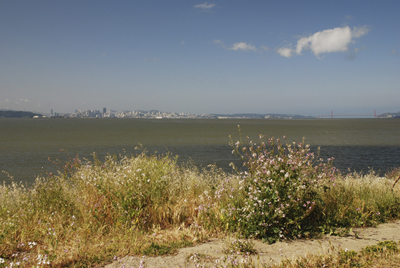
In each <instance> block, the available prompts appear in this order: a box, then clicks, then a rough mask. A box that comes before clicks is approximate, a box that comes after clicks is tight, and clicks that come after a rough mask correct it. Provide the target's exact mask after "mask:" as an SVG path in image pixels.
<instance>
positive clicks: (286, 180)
mask: <svg viewBox="0 0 400 268" xmlns="http://www.w3.org/2000/svg"><path fill="white" fill-rule="evenodd" d="M284 139H285V137H284ZM231 146H232V147H233V153H235V154H237V155H238V156H239V157H240V158H241V159H242V160H243V165H244V167H245V168H246V171H241V172H239V171H238V169H237V168H236V167H235V166H234V165H233V164H232V165H233V167H234V169H235V170H236V171H238V179H239V188H238V189H236V190H235V189H233V188H231V189H229V187H227V184H226V183H225V184H224V183H222V184H221V185H220V186H219V187H218V189H217V191H216V199H218V200H221V201H220V203H221V206H222V209H221V216H220V219H221V221H222V222H221V223H222V225H226V226H227V227H229V229H231V230H235V231H239V232H240V233H242V234H243V235H245V236H246V237H258V238H264V239H266V240H267V241H268V242H270V243H272V242H274V241H276V240H278V239H287V238H293V237H301V236H303V235H307V234H309V233H310V232H312V231H313V230H314V229H315V228H316V227H318V223H320V221H321V220H322V213H321V207H322V204H321V199H320V193H321V192H323V191H324V190H326V189H328V188H329V187H331V186H332V185H333V183H332V181H334V174H335V168H333V167H332V161H333V160H332V159H329V160H328V162H326V163H324V162H323V161H322V159H320V160H316V156H315V154H314V153H312V152H310V147H309V145H305V144H304V142H303V143H295V142H293V143H292V144H289V143H286V146H284V145H283V144H282V143H281V141H280V140H279V139H276V140H275V139H274V138H269V139H267V138H266V136H263V135H260V144H259V145H257V144H256V143H253V142H252V141H249V140H248V138H247V142H246V144H244V143H243V142H236V143H234V142H233V141H232V140H231Z"/></svg>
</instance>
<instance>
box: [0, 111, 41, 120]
mask: <svg viewBox="0 0 400 268" xmlns="http://www.w3.org/2000/svg"><path fill="white" fill-rule="evenodd" d="M34 116H39V117H42V115H41V114H37V113H32V112H25V111H9V110H0V118H33V117H34Z"/></svg>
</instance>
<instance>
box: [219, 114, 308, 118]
mask: <svg viewBox="0 0 400 268" xmlns="http://www.w3.org/2000/svg"><path fill="white" fill-rule="evenodd" d="M212 116H214V117H219V118H270V119H273V118H276V119H300V118H315V117H314V116H304V115H297V114H213V115H212Z"/></svg>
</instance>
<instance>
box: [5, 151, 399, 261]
mask: <svg viewBox="0 0 400 268" xmlns="http://www.w3.org/2000/svg"><path fill="white" fill-rule="evenodd" d="M302 148H303V149H304V148H308V147H302ZM281 153H282V154H281V155H277V156H272V155H266V156H265V157H266V158H268V157H269V158H270V159H273V158H274V157H281V158H282V159H283V156H284V155H287V151H286V152H283V151H282V152H281ZM293 154H294V155H296V157H297V160H296V161H297V162H296V165H298V164H299V163H303V162H301V161H302V159H303V160H304V158H305V157H306V154H303V153H301V152H300V153H298V154H297V153H293ZM258 156H259V155H258ZM302 157H303V158H302ZM307 157H309V156H307ZM257 159H258V158H254V159H247V160H246V161H248V162H247V163H248V164H249V165H248V168H249V173H247V174H244V173H237V174H235V175H230V174H227V173H224V172H223V171H221V170H220V169H218V168H216V167H213V166H211V167H209V168H208V169H204V170H199V169H198V168H196V167H194V166H193V165H189V164H188V165H183V166H178V164H177V161H176V158H175V157H172V156H171V155H164V156H156V155H146V154H144V153H142V154H139V155H135V156H119V157H116V156H108V157H107V158H106V159H105V160H104V161H100V160H98V159H97V158H96V157H95V158H94V160H93V161H81V160H80V159H79V158H78V157H75V158H70V159H68V161H66V162H65V163H64V162H60V164H61V169H60V170H61V171H60V172H59V173H58V174H49V176H47V177H39V178H37V180H36V182H35V184H33V185H31V186H29V187H27V186H26V185H23V184H22V183H15V182H12V183H11V184H5V183H3V185H1V186H0V230H2V231H1V233H0V258H1V259H0V267H6V266H9V265H10V264H11V263H13V264H14V266H15V265H16V264H18V263H19V265H20V266H22V267H31V266H42V267H93V266H100V265H102V264H104V263H107V262H110V261H112V260H113V259H115V258H119V257H122V256H126V255H148V256H150V255H153V256H155V255H163V254H171V253H173V252H175V251H176V250H177V249H178V248H180V247H185V246H189V245H194V244H196V243H198V242H201V241H204V240H206V239H208V238H209V237H211V236H217V237H218V236H219V237H225V236H226V235H229V234H232V233H238V234H241V235H243V236H245V237H253V238H254V237H259V238H263V236H261V235H260V232H259V231H260V229H259V228H258V227H255V226H256V224H259V223H268V222H269V223H268V224H271V223H272V220H273V221H281V223H282V224H275V225H272V224H271V225H270V226H269V227H270V229H268V230H272V231H271V232H274V228H277V227H279V228H281V229H280V230H282V232H280V231H278V232H276V235H275V236H274V237H273V239H272V240H271V241H269V240H267V239H266V240H265V241H266V242H274V241H276V240H285V239H292V238H293V236H296V237H301V238H303V237H307V236H317V235H320V234H321V233H333V234H340V233H341V232H346V231H348V230H350V228H352V227H360V226H375V225H376V224H378V223H382V222H386V221H388V220H390V219H396V218H400V217H399V216H400V186H399V185H395V187H394V188H393V184H394V181H395V180H396V179H397V178H398V176H399V170H398V169H397V170H394V171H393V172H392V173H391V174H390V176H389V175H388V176H387V177H384V178H378V177H377V176H375V175H374V174H373V173H371V174H368V175H365V176H361V175H358V174H352V175H349V176H343V175H341V174H340V173H329V172H330V170H329V168H331V167H329V166H326V165H322V164H320V163H318V162H312V161H311V162H310V163H308V164H307V166H299V170H297V171H296V172H292V171H291V170H292V166H290V164H289V162H290V161H289V158H285V161H286V162H284V161H281V162H280V167H279V170H285V172H278V173H274V174H276V175H274V176H275V177H273V178H272V179H273V180H274V181H275V182H278V181H279V182H280V181H283V179H286V178H289V179H291V180H292V181H291V183H293V182H294V181H299V178H301V181H302V184H301V185H302V187H303V188H301V189H303V190H301V191H300V190H299V192H296V191H295V189H297V188H296V187H292V186H290V185H289V184H288V183H289V181H287V182H285V183H283V184H279V187H278V186H277V188H274V191H276V192H278V195H277V196H275V195H274V194H273V193H274V192H271V193H272V194H271V195H264V198H262V199H261V195H259V196H258V199H254V197H256V195H255V194H254V193H255V192H254V189H256V188H257V187H258V184H254V183H255V182H254V179H255V178H261V177H260V173H257V170H258V168H259V166H257V163H256V162H255V160H257ZM253 160H254V162H251V163H250V162H249V161H253ZM258 164H259V163H258ZM303 164H305V163H303ZM318 165H319V166H318ZM315 166H318V168H315ZM269 168H270V170H271V171H272V170H273V169H274V166H273V165H272V166H270V167H269ZM313 170H317V171H316V172H315V173H312V172H313ZM252 171H254V172H253V173H252ZM290 172H292V173H290ZM327 172H328V173H329V174H333V175H329V176H326V177H324V176H322V177H323V178H322V177H319V175H321V174H328V173H327ZM396 172H397V173H396ZM266 173H267V172H266ZM286 173H287V174H289V173H290V174H289V175H290V176H289V175H286ZM249 174H250V175H249ZM285 175H286V177H285ZM257 176H258V177H257ZM296 176H299V177H296ZM265 178H266V177H265ZM321 178H322V179H321ZM311 179H312V180H313V181H317V180H318V184H315V183H314V182H313V183H309V181H311ZM260 181H261V180H260ZM250 182H251V183H250ZM246 183H247V184H246ZM257 183H258V182H257ZM275 185H278V184H275ZM289 186H290V187H289ZM306 186H307V187H310V188H307V190H304V189H305V188H304V187H306ZM250 187H251V188H250ZM260 189H261V188H260ZM268 189H270V188H268ZM268 189H267V188H264V190H265V191H269V190H268ZM298 189H300V188H298ZM285 191H287V192H285ZM291 195H293V196H296V198H298V200H300V201H301V204H303V203H304V204H307V205H309V206H310V207H311V208H310V209H309V208H308V206H307V209H303V208H300V209H297V208H296V209H290V207H293V208H295V206H296V202H297V201H293V202H292V201H289V199H290V200H292V199H291V197H290V196H291ZM268 196H269V197H268ZM284 196H286V197H284ZM287 196H289V197H287ZM267 197H268V198H270V199H267ZM274 198H275V199H274ZM284 198H286V199H285V203H284V204H285V207H282V206H281V203H282V202H283V201H282V200H283V199H284ZM272 199H274V200H275V201H276V200H278V201H276V202H275V203H274V207H273V209H274V210H276V209H277V208H281V209H282V210H281V211H283V212H279V213H276V214H274V213H273V212H272V211H274V210H272V209H271V208H270V207H267V206H265V209H264V210H262V209H261V208H260V209H258V210H254V211H252V213H251V214H249V213H247V212H246V209H245V208H248V207H249V206H248V205H249V204H250V203H251V202H253V203H254V200H256V201H257V202H258V204H263V205H265V204H268V202H270V200H272ZM279 199H280V200H279ZM307 201H309V202H307ZM253 203H252V204H253ZM259 207H261V205H260V206H259ZM238 211H241V213H238ZM245 212H246V213H247V214H246V213H245ZM266 213H268V215H266ZM282 214H286V215H284V216H282ZM249 215H250V216H249ZM245 217H248V219H249V220H248V221H246V222H245V220H246V218H245ZM311 220H312V221H311ZM245 223H246V224H245ZM252 224H253V225H252ZM257 226H258V225H257ZM264 228H268V225H265V226H264ZM293 228H294V229H293ZM293 230H295V231H293ZM243 241H244V242H243ZM246 241H247V240H238V241H236V244H237V245H236V246H239V247H242V249H240V250H241V251H247V252H250V251H251V244H249V243H248V242H246ZM234 246H235V245H234ZM252 253H254V252H252ZM378 253H379V254H381V252H380V251H379V252H378ZM371 254H372V253H371ZM379 254H378V255H379ZM382 254H383V253H382ZM293 267H294V266H293ZM298 267H301V266H298ZM304 267H307V266H304ZM310 267H311V266H310ZM332 267H333V266H332ZM349 267H350V266H349Z"/></svg>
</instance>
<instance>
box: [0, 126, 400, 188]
mask: <svg viewBox="0 0 400 268" xmlns="http://www.w3.org/2000/svg"><path fill="white" fill-rule="evenodd" d="M238 125H240V128H241V133H242V135H243V136H244V137H245V136H249V137H250V139H251V140H253V141H254V142H257V140H258V135H260V134H265V135H267V136H268V137H275V138H281V139H282V136H284V135H285V136H286V137H287V139H288V140H289V141H296V142H300V141H302V139H303V137H305V141H306V143H308V144H310V145H311V147H312V150H313V151H317V148H318V147H320V156H321V157H323V158H328V157H334V158H335V162H334V165H335V166H336V167H337V168H339V169H340V170H342V171H343V172H348V171H351V172H352V171H356V172H364V173H366V172H368V171H369V170H370V169H373V170H375V171H376V172H378V173H379V174H382V175H383V174H385V172H388V171H390V170H391V169H392V168H395V167H399V166H400V119H375V118H373V119H372V118H370V119H367V118H362V119H299V120H278V119H273V120H271V119H161V120H157V119H116V118H111V119H94V118H81V119H78V118H77V119H72V118H71V119H70V118H65V119H63V118H38V119H22V118H0V171H5V172H6V173H8V174H9V175H10V176H12V177H13V178H14V181H22V182H27V183H28V184H30V183H32V182H33V181H34V180H35V178H36V177H37V176H38V175H41V174H44V172H45V171H51V172H54V171H56V170H57V166H56V165H54V164H52V163H51V161H49V158H50V160H56V159H59V160H66V159H67V158H66V155H65V153H62V152H60V150H61V149H64V150H66V151H67V152H68V153H69V154H70V155H71V156H75V155H76V154H79V156H80V158H86V159H89V160H91V159H92V154H93V153H96V155H97V156H98V157H99V158H100V160H104V157H105V156H106V155H107V154H116V155H119V154H123V155H125V154H136V153H138V151H137V150H135V147H137V146H138V145H139V144H141V145H142V146H143V147H144V148H146V149H147V151H148V152H149V153H155V152H157V153H166V152H170V153H172V154H173V155H178V161H179V163H182V162H188V161H192V162H193V163H194V164H196V165H198V166H203V167H206V166H207V165H209V164H216V165H217V166H218V167H220V168H223V169H224V170H225V171H227V172H229V171H231V169H230V167H229V163H230V162H235V164H237V165H240V161H238V158H237V157H236V156H234V155H232V153H231V152H232V148H231V147H230V146H229V141H230V138H229V135H231V136H232V139H233V140H234V141H236V140H238V139H239V132H238ZM5 172H2V173H0V182H1V181H3V180H4V181H6V183H7V182H9V181H10V179H9V176H8V175H6V173H5Z"/></svg>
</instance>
